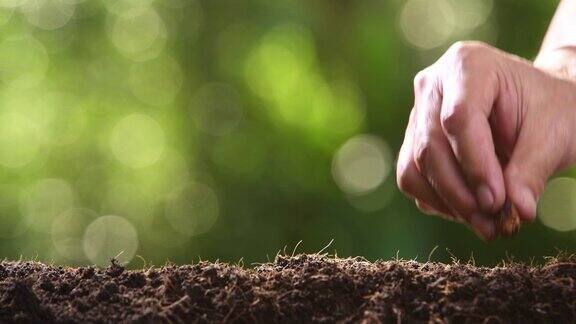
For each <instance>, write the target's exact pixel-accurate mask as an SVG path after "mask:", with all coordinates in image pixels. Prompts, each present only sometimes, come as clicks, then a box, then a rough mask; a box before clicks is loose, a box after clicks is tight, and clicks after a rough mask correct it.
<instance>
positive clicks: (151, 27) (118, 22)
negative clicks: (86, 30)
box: [108, 7, 166, 61]
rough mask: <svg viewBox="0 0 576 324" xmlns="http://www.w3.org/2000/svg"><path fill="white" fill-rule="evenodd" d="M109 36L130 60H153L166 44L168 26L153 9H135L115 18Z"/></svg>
mask: <svg viewBox="0 0 576 324" xmlns="http://www.w3.org/2000/svg"><path fill="white" fill-rule="evenodd" d="M113 18H114V21H113V22H112V24H111V27H110V28H109V31H108V32H109V36H110V38H111V40H112V43H113V44H114V46H116V49H118V51H119V52H120V53H121V54H122V55H124V56H126V57H127V58H129V59H132V60H136V61H143V60H148V59H152V58H154V57H156V56H158V54H159V53H160V52H161V51H162V49H163V48H164V44H165V42H166V26H165V25H164V22H163V21H162V18H161V17H160V16H159V15H158V13H157V12H156V11H155V10H154V9H153V8H152V7H135V8H132V9H129V10H127V11H126V12H125V13H123V14H122V15H121V16H114V17H113Z"/></svg>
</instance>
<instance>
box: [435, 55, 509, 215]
mask: <svg viewBox="0 0 576 324" xmlns="http://www.w3.org/2000/svg"><path fill="white" fill-rule="evenodd" d="M452 51H453V52H454V53H452V55H453V58H452V60H453V61H455V62H456V66H457V68H456V72H457V73H454V71H450V72H451V73H449V75H448V76H447V77H445V78H443V81H442V93H443V101H442V109H441V125H442V130H443V132H444V134H445V135H446V138H447V139H448V141H449V143H450V146H451V148H452V150H453V152H454V155H455V157H456V160H457V161H458V164H459V165H460V166H461V168H462V172H463V174H464V176H465V178H466V181H467V185H468V186H469V188H470V189H471V191H472V192H473V194H474V196H475V199H476V201H477V202H478V206H479V207H480V209H481V210H482V211H483V212H484V213H486V214H494V213H496V212H497V211H498V210H499V209H500V208H501V207H502V205H503V204H504V200H505V198H506V197H505V196H506V192H505V187H504V178H503V174H502V168H501V166H500V162H499V160H498V157H497V155H496V152H495V148H494V141H493V138H492V131H491V128H490V124H489V121H488V118H489V116H490V114H491V112H492V107H493V106H494V102H495V101H496V98H497V93H498V78H497V77H495V74H492V73H490V71H481V70H480V69H485V66H484V65H482V64H479V63H481V62H480V60H481V59H482V58H481V57H480V56H479V55H485V53H481V52H482V50H481V49H479V48H478V47H477V46H476V45H460V46H459V47H457V48H456V49H453V50H452ZM474 71H478V73H474Z"/></svg>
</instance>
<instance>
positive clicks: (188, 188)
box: [166, 182, 220, 236]
mask: <svg viewBox="0 0 576 324" xmlns="http://www.w3.org/2000/svg"><path fill="white" fill-rule="evenodd" d="M219 213H220V205H219V202H218V197H217V196H216V193H215V192H214V190H213V189H212V188H210V187H208V186H207V185H205V184H202V183H200V182H191V183H188V184H187V185H185V186H182V187H181V188H178V189H177V190H175V191H174V192H172V193H171V194H170V195H169V196H168V199H167V201H166V218H167V219H168V221H169V222H170V224H171V225H172V227H173V229H174V230H175V231H177V232H179V233H182V234H185V235H188V236H193V235H198V234H202V233H205V232H207V231H208V230H210V228H211V227H212V226H213V225H214V223H215V222H216V220H217V218H218V215H219Z"/></svg>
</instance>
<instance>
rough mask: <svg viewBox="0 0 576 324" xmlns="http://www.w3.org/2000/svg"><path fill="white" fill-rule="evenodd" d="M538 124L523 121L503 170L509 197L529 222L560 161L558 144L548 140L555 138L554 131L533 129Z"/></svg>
mask: <svg viewBox="0 0 576 324" xmlns="http://www.w3.org/2000/svg"><path fill="white" fill-rule="evenodd" d="M539 124H540V123H532V122H530V121H528V122H526V123H525V124H524V128H523V129H522V131H521V133H520V135H519V137H518V140H517V142H516V147H515V148H514V152H513V153H512V157H511V158H510V161H509V162H508V165H507V166H506V169H505V170H504V179H505V183H506V190H507V194H508V197H509V199H510V201H511V202H512V204H513V205H514V206H516V209H517V211H518V214H519V216H520V218H521V219H522V220H524V221H532V220H534V218H535V217H536V202H537V201H538V197H539V196H540V194H541V193H542V191H543V190H544V187H545V185H546V181H547V180H548V178H549V177H550V176H551V175H552V174H553V173H554V171H555V170H556V169H557V167H558V163H559V159H558V158H557V157H558V154H557V153H556V152H554V150H556V149H559V147H561V145H560V143H553V141H551V139H552V138H557V137H556V136H554V134H553V133H554V132H555V131H556V130H547V131H544V132H542V131H537V129H536V128H538V127H542V125H539ZM558 128H562V127H558ZM538 134H543V136H539V135H538ZM535 148H537V149H535Z"/></svg>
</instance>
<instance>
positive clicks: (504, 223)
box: [495, 199, 520, 236]
mask: <svg viewBox="0 0 576 324" xmlns="http://www.w3.org/2000/svg"><path fill="white" fill-rule="evenodd" d="M495 225H496V232H497V233H498V234H499V235H502V236H512V235H514V234H516V233H518V230H519V229H520V216H518V211H517V210H516V207H514V205H513V204H512V203H510V201H509V200H508V199H506V201H505V202H504V206H502V209H501V210H500V212H499V213H498V215H496V224H495Z"/></svg>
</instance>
